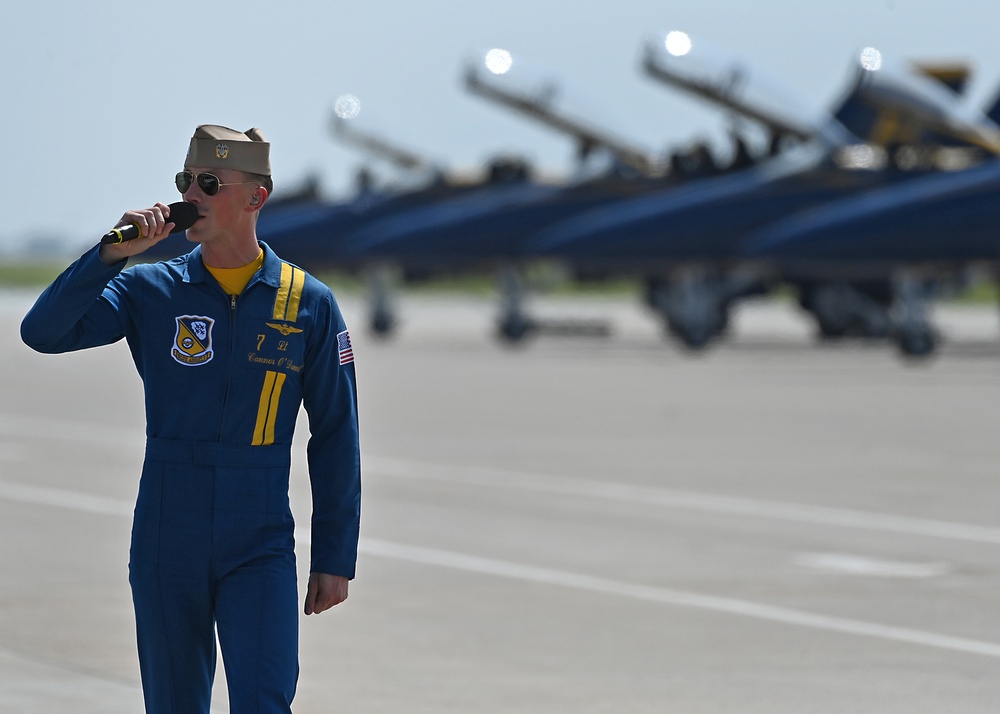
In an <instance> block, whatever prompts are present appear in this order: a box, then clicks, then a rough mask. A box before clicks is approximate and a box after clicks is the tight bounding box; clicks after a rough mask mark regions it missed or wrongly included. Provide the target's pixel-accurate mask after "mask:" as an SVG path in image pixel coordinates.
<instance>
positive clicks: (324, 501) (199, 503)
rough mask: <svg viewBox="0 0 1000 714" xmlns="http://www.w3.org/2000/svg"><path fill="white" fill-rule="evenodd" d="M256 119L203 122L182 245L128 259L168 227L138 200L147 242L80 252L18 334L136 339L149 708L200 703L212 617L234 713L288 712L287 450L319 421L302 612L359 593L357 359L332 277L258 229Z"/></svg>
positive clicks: (73, 344)
mask: <svg viewBox="0 0 1000 714" xmlns="http://www.w3.org/2000/svg"><path fill="white" fill-rule="evenodd" d="M269 150H270V146H269V144H268V143H267V142H265V141H264V137H263V136H262V134H261V133H260V131H259V130H257V129H250V130H248V131H247V132H239V131H235V130H233V129H228V128H226V127H221V126H215V125H203V126H199V127H198V128H197V129H196V130H195V134H194V136H193V137H192V139H191V142H190V146H189V149H188V154H187V158H186V160H185V162H184V171H182V172H180V173H178V174H177V177H176V183H177V188H178V190H179V191H180V192H181V193H182V194H183V196H184V200H185V201H187V202H189V203H191V204H193V205H194V206H195V207H196V209H197V214H198V218H197V220H196V221H195V223H194V225H193V226H191V227H190V228H189V229H188V232H187V237H188V240H190V241H192V242H194V243H196V244H197V245H196V246H195V248H194V250H192V251H191V252H190V253H189V254H188V255H185V256H183V257H179V258H175V259H173V260H170V261H166V262H160V263H155V264H138V265H134V266H132V267H130V268H129V269H127V270H123V268H124V267H125V263H126V260H127V258H128V257H129V256H130V255H136V254H139V253H141V252H142V251H144V250H146V249H147V248H149V247H150V246H152V245H154V244H156V243H157V242H159V241H160V240H162V239H163V238H165V237H166V236H167V235H168V234H169V232H170V230H171V229H172V228H173V227H174V223H172V222H171V221H170V208H169V206H167V205H165V204H162V203H157V204H156V205H154V206H152V207H151V208H147V209H143V210H134V211H127V212H126V213H125V214H124V216H122V219H121V221H120V222H119V223H118V226H117V227H118V228H121V227H124V226H127V225H129V224H134V225H135V226H136V227H137V228H138V229H139V232H140V237H139V238H138V239H136V240H132V241H128V242H123V243H118V244H108V245H101V246H97V247H95V248H93V249H92V250H90V251H88V252H87V253H86V254H84V255H83V256H82V257H81V258H80V259H79V260H78V261H76V262H75V263H74V264H73V265H71V266H70V267H69V268H68V269H67V270H66V271H65V272H64V273H63V274H62V275H60V276H59V277H58V278H57V279H56V280H55V282H53V284H52V285H50V286H49V287H48V288H47V289H46V290H45V292H44V293H43V294H42V295H41V296H40V297H39V299H38V301H37V302H36V303H35V305H34V307H33V308H32V309H31V311H30V312H29V313H28V314H27V316H26V317H25V318H24V321H23V323H22V325H21V336H22V339H24V341H25V342H26V343H27V344H28V345H29V346H31V347H32V348H34V349H35V350H38V351H39V352H45V353H56V352H66V351H70V350H77V349H83V348H87V347H94V346H97V345H104V344H108V343H111V342H115V341H117V340H119V339H121V338H122V337H124V338H125V339H126V340H127V342H128V346H129V349H130V350H131V353H132V357H133V360H134V361H135V365H136V368H137V370H138V372H139V376H140V377H141V378H142V380H143V384H144V388H145V404H146V437H147V438H146V456H145V460H144V463H143V470H142V477H141V479H140V483H139V494H138V497H137V501H136V507H135V517H134V522H133V527H132V545H131V554H130V562H129V581H130V583H131V586H132V596H133V602H134V605H135V615H136V633H137V640H138V649H139V662H140V670H141V674H142V686H143V696H144V699H145V703H146V711H147V712H148V713H150V714H166V713H168V712H169V713H171V714H200V713H202V712H203V713H204V714H207V713H208V711H209V706H210V702H211V687H212V680H213V677H214V674H215V661H216V654H215V641H216V639H215V638H216V630H217V632H218V640H219V643H220V645H221V647H222V657H223V662H224V664H225V667H226V675H227V681H228V683H229V700H230V710H231V711H232V712H234V714H241V713H243V712H262V713H263V712H267V713H271V712H275V713H277V712H290V711H291V702H292V698H293V696H294V694H295V685H296V681H297V678H298V604H297V602H298V595H297V589H296V573H295V556H294V551H293V546H294V543H293V531H294V524H293V522H292V516H291V512H290V510H289V498H288V478H289V466H290V447H291V442H292V433H293V431H294V427H295V419H296V415H297V414H298V412H299V406H300V405H304V406H305V409H306V412H307V413H308V416H309V428H310V438H309V444H308V465H309V476H310V482H311V486H312V496H313V515H312V540H311V548H312V554H311V555H312V561H311V566H310V575H309V583H308V587H307V593H306V597H305V613H306V614H307V615H310V614H313V613H319V612H323V611H324V610H326V609H328V608H330V607H333V606H334V605H336V604H338V603H340V602H342V601H343V600H344V599H345V598H346V597H347V590H348V581H349V580H350V579H351V578H353V577H354V572H355V562H356V559H357V546H358V527H359V517H360V502H361V464H360V451H359V445H358V418H357V392H356V381H355V366H354V354H353V351H352V347H351V342H350V336H349V334H348V332H347V327H346V325H345V324H344V319H343V317H342V316H341V313H340V310H339V308H338V307H337V303H336V301H335V299H334V297H333V294H332V293H331V292H330V290H329V289H328V288H327V287H326V286H325V285H323V284H322V283H320V282H319V281H317V280H315V279H314V278H313V277H312V276H310V275H308V274H306V273H305V272H303V271H302V269H300V268H298V267H297V266H294V265H292V264H290V263H286V262H284V261H282V260H281V259H280V258H278V256H276V255H275V254H274V252H273V251H272V250H271V249H270V248H269V247H268V246H267V245H265V244H262V243H259V242H258V240H257V236H256V221H257V216H258V213H259V211H260V209H261V208H262V207H263V206H264V204H265V203H266V201H267V198H268V195H269V194H270V192H271V190H272V184H271V176H270V174H271V170H270V159H269Z"/></svg>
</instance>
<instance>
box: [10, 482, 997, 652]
mask: <svg viewBox="0 0 1000 714" xmlns="http://www.w3.org/2000/svg"><path fill="white" fill-rule="evenodd" d="M0 498H5V499H7V500H11V501H16V502H18V503H30V504H34V505H42V506H51V507H55V508H64V509H68V510H74V511H83V512H87V513H95V514H99V515H110V516H118V517H128V516H130V515H131V513H132V504H131V502H129V501H125V500H123V499H115V498H104V497H98V496H91V495H89V494H85V493H78V492H74V491H68V490H65V489H58V488H49V487H44V486H29V485H27V484H17V483H10V482H0ZM296 539H297V540H298V541H299V542H300V544H302V545H305V544H308V543H309V536H308V533H307V532H306V531H304V530H297V531H296ZM359 550H360V551H361V552H362V553H366V554H368V555H374V556H379V557H383V558H392V559H395V560H403V561H407V562H410V563H419V564H422V565H434V566H438V567H443V568H451V569H455V570H462V571H465V572H472V573H480V574H483V575H492V576H496V577H503V578H507V579H511V580H519V581H526V582H533V583H541V584H545V585H555V586H559V587H565V588H572V589H574V590H582V591H586V592H592V593H599V594H604V595H617V596H619V597H627V598H631V599H633V600H642V601H646V602H655V603H661V604H664V605H674V606H677V607H688V608H694V609H699V610H709V611H713V612H722V613H727V614H731V615H739V616H743V617H750V618H754V619H758V620H767V621H770V622H778V623H781V624H786V625H799V626H801V627H809V628H812V629H816V630H826V631H829V632H836V633H840V634H851V635H860V636H864V637H874V638H879V639H883V640H891V641H895V642H905V643H908V644H916V645H924V646H926V647H934V648H937V649H946V650H953V651H957V652H964V653H967V654H977V655H983V656H987V657H996V658H1000V644H998V643H995V642H985V641H980V640H970V639H965V638H962V637H950V636H948V635H939V634H936V633H933V632H925V631H923V630H912V629H909V628H905V627H893V626H890V625H882V624H879V623H875V622H865V621H862V620H852V619H848V618H841V617H830V616H827V615H817V614H814V613H809V612H802V611H799V610H792V609H788V608H783V607H776V606H772V605H764V604H761V603H755V602H750V601H746V600H737V599H734V598H725V597H716V596H714V595H704V594H701V593H694V592H686V591H683V590H670V589H667V588H658V587H652V586H649V585H637V584H630V583H623V582H619V581H617V580H610V579H607V578H596V577H593V576H590V575H582V574H580V573H573V572H569V571H565V570H554V569H552V568H542V567H538V566H533V565H524V564H521V563H512V562H508V561H503V560H495V559H492V558H482V557H479V556H475V555H467V554H464V553H458V552H455V551H449V550H439V549H436V548H424V547H421V546H414V545H407V544H403V543H393V542H390V541H384V540H378V539H374V538H362V539H361V543H360V546H359Z"/></svg>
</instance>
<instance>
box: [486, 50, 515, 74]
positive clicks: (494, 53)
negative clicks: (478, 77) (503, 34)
mask: <svg viewBox="0 0 1000 714" xmlns="http://www.w3.org/2000/svg"><path fill="white" fill-rule="evenodd" d="M512 64H514V59H513V58H512V57H511V56H510V52H508V51H507V50H501V49H492V50H490V51H489V52H487V53H486V69H488V70H489V71H490V72H492V73H493V74H506V73H507V72H509V71H510V67H511V65H512Z"/></svg>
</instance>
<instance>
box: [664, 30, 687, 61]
mask: <svg viewBox="0 0 1000 714" xmlns="http://www.w3.org/2000/svg"><path fill="white" fill-rule="evenodd" d="M663 44H664V46H665V47H666V48H667V52H669V53H670V54H672V55H673V56H674V57H683V56H684V55H686V54H687V53H688V52H690V51H691V38H690V37H689V36H688V34H687V33H686V32H681V31H679V30H674V31H673V32H668V33H667V39H666V41H665V42H664V43H663Z"/></svg>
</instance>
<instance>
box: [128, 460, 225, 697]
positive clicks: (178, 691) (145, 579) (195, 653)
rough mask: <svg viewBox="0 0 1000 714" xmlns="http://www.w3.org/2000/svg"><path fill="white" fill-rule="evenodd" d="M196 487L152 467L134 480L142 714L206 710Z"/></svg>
mask: <svg viewBox="0 0 1000 714" xmlns="http://www.w3.org/2000/svg"><path fill="white" fill-rule="evenodd" d="M165 468H166V471H167V473H164V470H165ZM202 480H203V479H202V478H200V475H199V474H192V473H186V474H185V473H172V472H171V471H170V469H169V468H168V467H164V466H162V465H159V464H155V463H153V464H147V465H146V466H145V467H144V469H143V477H142V480H141V481H140V486H139V497H138V499H137V501H136V512H135V521H134V523H133V528H132V552H131V559H130V562H129V581H130V583H131V585H132V601H133V604H134V606H135V620H136V637H137V644H138V648H139V668H140V673H141V676H142V689H143V698H144V699H145V702H146V712H147V714H208V711H209V708H210V706H211V690H212V679H213V677H214V675H215V661H216V654H215V628H214V620H213V602H212V600H213V593H212V582H211V574H210V570H209V559H210V551H209V548H210V543H211V527H210V523H211V521H210V508H211V500H210V498H208V496H209V494H207V493H204V491H205V486H204V484H203V483H202ZM199 492H201V493H199ZM206 499H207V500H206Z"/></svg>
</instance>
